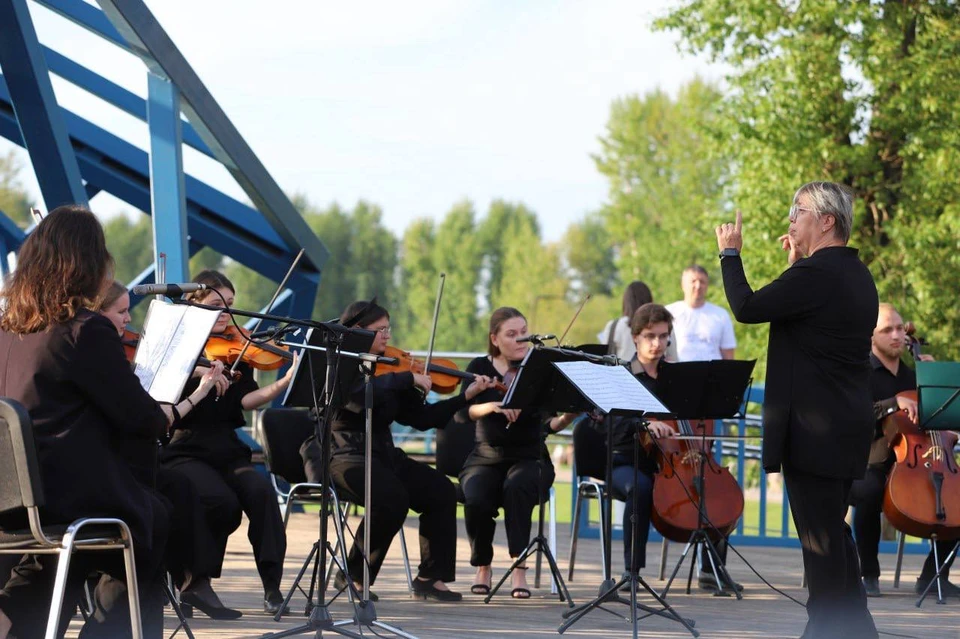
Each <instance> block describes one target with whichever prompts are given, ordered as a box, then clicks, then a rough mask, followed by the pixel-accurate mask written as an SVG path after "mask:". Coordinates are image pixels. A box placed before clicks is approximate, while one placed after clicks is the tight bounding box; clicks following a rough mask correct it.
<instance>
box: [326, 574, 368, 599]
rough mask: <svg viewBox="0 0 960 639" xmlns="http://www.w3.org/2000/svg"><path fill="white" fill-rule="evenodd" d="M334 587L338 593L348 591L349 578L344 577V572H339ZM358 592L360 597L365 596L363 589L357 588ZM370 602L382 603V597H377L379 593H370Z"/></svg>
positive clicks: (334, 580)
mask: <svg viewBox="0 0 960 639" xmlns="http://www.w3.org/2000/svg"><path fill="white" fill-rule="evenodd" d="M333 587H334V588H335V589H336V591H337V592H343V591H344V590H346V589H347V578H346V577H344V576H343V573H342V572H337V576H336V577H334V578H333ZM357 592H359V593H360V596H361V597H362V596H363V588H357ZM370 601H380V597H378V596H377V593H375V592H374V591H372V590H371V591H370Z"/></svg>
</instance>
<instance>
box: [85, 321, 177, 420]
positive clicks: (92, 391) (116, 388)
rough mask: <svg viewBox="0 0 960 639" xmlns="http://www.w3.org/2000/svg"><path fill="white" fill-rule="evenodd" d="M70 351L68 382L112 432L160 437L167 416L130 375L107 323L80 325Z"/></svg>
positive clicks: (127, 364) (121, 349)
mask: <svg viewBox="0 0 960 639" xmlns="http://www.w3.org/2000/svg"><path fill="white" fill-rule="evenodd" d="M74 348H75V352H74V357H73V361H72V362H71V366H69V367H68V370H69V375H70V379H71V381H72V382H73V383H75V384H76V385H77V386H78V387H79V388H81V389H82V390H83V392H84V393H85V394H86V395H87V397H89V398H90V401H91V402H92V403H93V404H94V405H95V406H96V407H97V408H98V409H99V410H100V411H102V412H103V414H104V415H105V416H106V417H107V422H108V423H109V425H110V427H111V428H112V429H115V430H117V431H118V432H122V433H124V434H126V435H134V436H139V437H150V438H153V437H158V436H160V435H162V434H163V432H164V431H165V430H166V426H167V416H166V415H164V414H163V410H161V408H160V405H159V404H158V403H157V402H156V401H155V400H154V399H153V398H152V397H150V394H149V393H147V391H145V390H144V389H143V387H142V386H141V385H140V380H139V379H138V378H137V376H136V375H134V373H133V369H131V367H130V363H129V362H128V361H127V357H126V355H125V354H124V352H123V345H122V344H121V342H120V336H119V335H117V330H116V328H114V326H113V324H111V323H110V320H108V319H107V318H105V317H103V316H100V315H97V316H96V317H91V318H90V319H88V320H87V321H85V322H83V324H82V325H81V326H80V328H79V331H78V333H77V338H76V344H75V346H74Z"/></svg>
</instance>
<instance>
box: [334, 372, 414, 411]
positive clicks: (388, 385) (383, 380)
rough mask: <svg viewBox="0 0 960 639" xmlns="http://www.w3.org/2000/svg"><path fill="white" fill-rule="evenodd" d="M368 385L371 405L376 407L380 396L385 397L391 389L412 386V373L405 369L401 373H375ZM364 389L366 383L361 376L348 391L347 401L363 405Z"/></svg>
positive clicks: (395, 389)
mask: <svg viewBox="0 0 960 639" xmlns="http://www.w3.org/2000/svg"><path fill="white" fill-rule="evenodd" d="M370 385H371V386H373V407H374V409H376V407H377V406H378V405H379V403H380V401H381V399H380V398H382V397H385V396H386V394H387V393H389V392H391V391H404V390H409V389H411V388H413V373H411V372H409V371H406V372H403V373H386V374H384V375H375V376H374V377H373V378H371V380H370ZM365 391H366V384H365V383H364V380H363V378H362V377H361V378H360V379H359V380H358V381H357V383H356V385H354V387H353V389H352V390H351V391H350V396H349V398H348V400H347V401H349V402H353V403H354V404H356V405H358V406H364V405H365V398H364V392H365Z"/></svg>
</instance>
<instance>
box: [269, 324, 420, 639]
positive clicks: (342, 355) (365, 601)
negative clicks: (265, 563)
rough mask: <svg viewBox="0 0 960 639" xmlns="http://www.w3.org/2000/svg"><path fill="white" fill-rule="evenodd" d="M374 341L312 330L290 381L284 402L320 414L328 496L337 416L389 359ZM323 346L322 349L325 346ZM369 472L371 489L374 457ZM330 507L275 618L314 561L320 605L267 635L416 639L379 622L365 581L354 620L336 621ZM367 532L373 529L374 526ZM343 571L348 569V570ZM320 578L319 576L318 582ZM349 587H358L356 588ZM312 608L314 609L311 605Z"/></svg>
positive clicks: (369, 335)
mask: <svg viewBox="0 0 960 639" xmlns="http://www.w3.org/2000/svg"><path fill="white" fill-rule="evenodd" d="M375 337H376V333H375V332H374V331H368V330H362V329H356V328H346V327H344V326H341V325H339V324H328V325H325V327H324V329H323V330H319V331H318V330H316V329H310V331H309V332H308V333H307V340H306V345H305V346H303V348H304V349H305V350H307V351H308V353H309V354H308V355H307V356H306V357H303V358H302V359H301V361H300V363H299V364H298V367H297V370H296V371H295V372H294V379H293V381H292V382H291V384H290V387H289V389H288V391H287V394H286V396H285V397H284V400H283V403H284V405H285V406H289V407H292V406H309V407H311V408H312V409H313V410H314V411H315V412H316V414H317V417H318V419H317V420H316V432H315V436H316V438H317V441H318V442H320V449H321V473H320V474H321V478H322V479H321V484H322V485H323V486H324V490H325V491H326V490H329V489H330V487H331V486H332V480H331V478H330V439H331V437H330V420H331V419H332V417H333V415H334V413H336V411H338V410H340V409H342V408H343V407H344V404H345V400H346V398H347V395H348V393H349V391H350V389H352V388H354V387H356V385H357V384H358V383H359V382H360V378H361V375H362V376H363V377H364V381H365V382H369V376H370V375H371V374H372V369H373V365H374V364H375V363H376V362H377V361H379V360H382V359H384V358H380V357H377V356H376V355H371V354H369V353H368V351H369V350H370V347H371V346H372V345H373V342H374V339H375ZM320 344H322V346H321V345H320ZM344 359H345V360H346V364H344V365H341V360H344ZM304 362H306V364H304ZM364 362H367V363H368V364H369V365H367V366H364V365H363V364H364ZM323 370H325V371H326V372H325V375H323V377H322V378H321V377H320V371H323ZM321 379H322V380H323V405H322V407H321V405H320V403H319V402H318V400H317V391H318V388H319V384H318V382H319V381H320V380H321ZM367 387H368V388H369V383H367ZM367 399H368V400H369V392H367ZM357 408H360V407H357ZM366 408H367V410H366V414H367V419H368V423H367V441H368V448H369V430H370V423H369V419H370V416H371V411H370V407H369V406H367V407H366ZM366 467H367V472H368V476H367V478H366V482H367V486H368V487H369V482H370V478H369V467H370V464H369V457H368V458H367V464H366ZM324 497H325V496H324ZM329 503H330V501H329V500H328V499H326V498H322V499H321V500H320V535H319V538H318V539H317V541H316V542H315V543H314V546H313V549H312V550H311V553H310V556H308V557H307V559H306V561H305V562H304V564H303V566H302V567H301V569H300V573H299V574H298V576H297V580H296V581H295V582H294V585H293V586H292V587H291V588H290V591H289V593H288V594H287V597H286V599H285V600H284V603H283V605H282V606H281V607H280V612H278V614H277V616H276V617H275V619H277V620H279V618H280V615H281V614H282V612H283V609H284V608H285V607H286V605H287V603H288V602H289V600H290V598H291V597H292V596H293V593H294V591H295V590H296V589H297V588H298V585H299V581H300V579H301V578H302V577H303V574H304V573H305V572H306V569H307V567H308V566H309V564H310V561H311V560H312V559H314V558H315V561H316V564H315V565H314V578H315V582H316V584H317V586H316V589H317V600H318V603H317V604H316V605H312V607H311V608H310V617H309V619H308V620H307V621H306V623H304V624H302V625H300V626H297V627H295V628H291V629H289V630H284V631H282V632H277V633H273V634H269V635H266V636H267V637H270V638H271V639H274V638H279V637H289V636H292V635H298V634H302V633H305V632H315V633H316V635H317V636H320V635H321V634H322V633H323V632H324V631H327V632H333V633H336V634H340V635H343V636H346V637H353V638H355V639H362V638H363V635H362V634H358V633H355V632H352V631H350V630H347V629H346V628H344V627H343V626H346V625H352V624H354V623H356V624H357V625H358V626H367V627H369V628H371V629H373V628H374V627H376V628H379V629H381V630H386V631H388V632H391V633H393V634H396V635H399V636H401V637H405V638H408V639H416V638H415V637H414V636H413V635H409V634H407V633H405V632H403V631H402V630H400V629H399V628H395V627H393V626H390V625H387V624H385V623H383V622H381V621H378V620H377V613H376V609H375V608H374V606H373V602H371V601H369V584H368V583H367V581H366V579H365V580H364V588H363V594H362V596H360V593H358V592H354V591H351V599H352V601H353V605H354V614H355V616H354V618H353V619H352V620H349V621H346V620H344V621H334V620H333V618H332V616H331V615H330V611H329V602H327V601H326V587H327V581H328V580H327V576H326V574H325V573H326V567H327V558H326V554H327V550H328V548H329V542H328V541H327V516H328V514H329ZM369 505H370V504H369V500H368V501H367V503H366V504H365V506H366V512H367V513H369V512H370V511H369ZM367 528H369V526H368V527H367ZM345 543H346V540H345V539H341V549H343V547H344V545H345ZM364 552H366V545H364ZM344 568H346V566H345V565H344ZM318 575H319V577H317V576H318ZM348 583H349V581H348ZM349 587H351V588H353V586H352V585H350V586H349ZM313 589H314V585H313V584H311V586H310V593H311V595H312V593H313ZM308 603H310V604H312V601H311V602H308ZM373 632H376V630H373Z"/></svg>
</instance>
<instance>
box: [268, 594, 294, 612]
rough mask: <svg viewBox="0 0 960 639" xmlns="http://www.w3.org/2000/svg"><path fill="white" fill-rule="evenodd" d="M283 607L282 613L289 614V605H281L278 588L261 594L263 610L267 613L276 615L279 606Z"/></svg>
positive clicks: (281, 597) (281, 598)
mask: <svg viewBox="0 0 960 639" xmlns="http://www.w3.org/2000/svg"><path fill="white" fill-rule="evenodd" d="M281 607H282V608H283V613H282V614H285V615H289V614H290V606H284V605H283V595H281V594H280V591H279V590H272V591H270V592H267V593H264V595H263V611H264V612H265V613H267V614H268V615H276V614H277V613H278V612H280V608H281Z"/></svg>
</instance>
